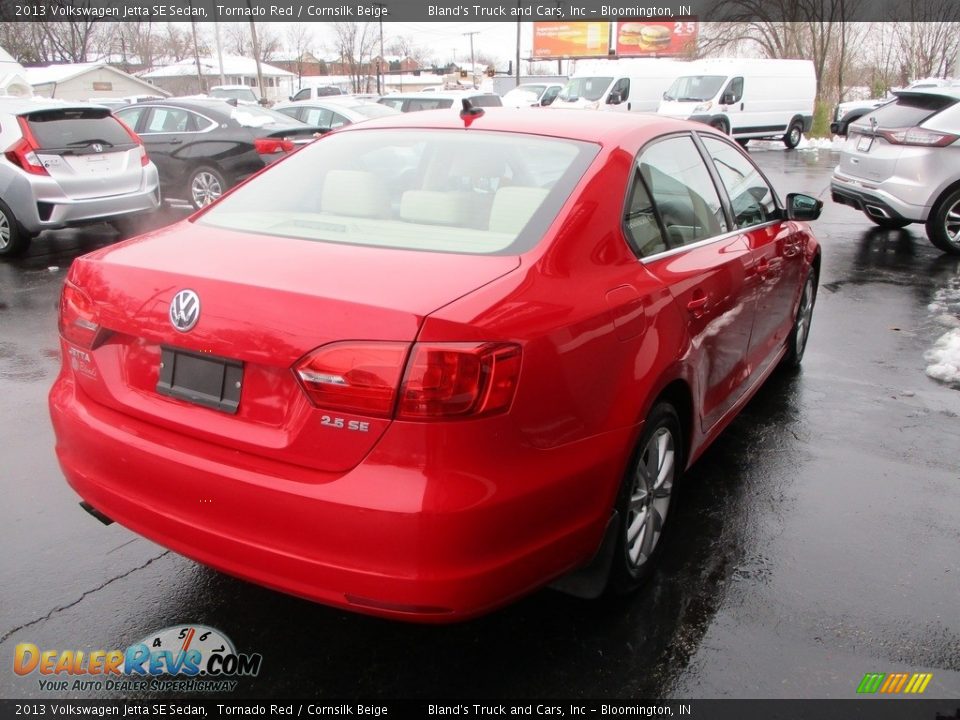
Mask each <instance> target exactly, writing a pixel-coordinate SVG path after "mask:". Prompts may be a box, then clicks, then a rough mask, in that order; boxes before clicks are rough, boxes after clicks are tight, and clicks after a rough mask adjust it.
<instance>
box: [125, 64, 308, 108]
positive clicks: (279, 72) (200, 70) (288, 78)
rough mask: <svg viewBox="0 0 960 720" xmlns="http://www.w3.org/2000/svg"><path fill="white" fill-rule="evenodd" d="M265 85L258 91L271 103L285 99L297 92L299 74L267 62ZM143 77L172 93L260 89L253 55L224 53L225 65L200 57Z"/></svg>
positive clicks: (153, 71) (261, 66)
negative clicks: (237, 87) (220, 87)
mask: <svg viewBox="0 0 960 720" xmlns="http://www.w3.org/2000/svg"><path fill="white" fill-rule="evenodd" d="M260 69H261V72H262V73H263V84H264V87H263V88H262V90H261V92H259V93H258V94H259V95H260V96H261V97H265V98H266V99H267V100H269V101H270V102H277V101H279V100H286V99H287V98H288V97H289V96H290V95H292V94H293V91H294V82H295V80H296V75H294V74H293V73H292V72H288V71H287V70H283V69H282V68H278V67H276V66H274V65H270V64H268V63H260ZM140 78H141V79H143V80H145V81H148V82H150V83H153V84H154V85H156V86H157V87H160V88H163V89H164V90H166V91H167V92H168V93H172V94H173V95H194V94H197V93H205V92H207V91H208V90H209V89H210V88H211V87H213V86H215V85H246V86H248V87H251V88H253V90H254V92H257V63H256V61H255V60H254V59H253V58H248V57H241V56H239V55H226V54H225V55H224V56H223V66H222V67H221V65H220V62H219V61H218V59H217V58H216V57H205V56H201V57H200V58H199V67H198V62H197V60H196V59H195V58H187V59H184V60H180V61H179V62H175V63H171V64H169V65H165V66H164V67H159V68H155V69H153V70H150V71H148V72H145V73H141V75H140Z"/></svg>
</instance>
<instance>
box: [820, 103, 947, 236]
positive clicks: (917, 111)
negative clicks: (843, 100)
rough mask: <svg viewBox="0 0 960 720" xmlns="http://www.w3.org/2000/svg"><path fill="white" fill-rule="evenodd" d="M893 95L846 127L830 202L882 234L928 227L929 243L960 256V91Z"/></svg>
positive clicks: (831, 186)
mask: <svg viewBox="0 0 960 720" xmlns="http://www.w3.org/2000/svg"><path fill="white" fill-rule="evenodd" d="M896 96H897V99H896V100H895V101H893V102H891V103H889V104H887V105H884V106H883V107H880V108H878V109H876V110H874V111H873V112H871V113H869V114H867V115H865V116H863V117H862V118H860V119H858V120H856V121H855V122H854V123H853V124H851V125H850V126H849V128H848V130H847V140H846V143H845V144H844V146H843V151H842V153H841V155H840V164H839V165H838V166H837V168H836V170H835V171H834V174H833V180H832V181H831V183H830V189H831V195H832V197H833V200H834V202H838V203H841V204H843V205H849V206H851V207H854V208H856V209H858V210H861V211H863V212H864V214H866V216H867V217H868V218H870V220H872V221H873V222H874V223H876V224H877V225H879V226H881V227H885V228H902V227H906V226H907V225H909V224H910V223H925V224H926V230H927V237H928V238H930V242H932V243H933V244H934V245H936V246H937V247H938V248H940V249H941V250H943V251H944V252H948V253H952V254H955V255H960V88H958V87H939V88H930V89H917V90H901V91H899V92H897V93H896Z"/></svg>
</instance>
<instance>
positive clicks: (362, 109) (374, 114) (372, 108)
mask: <svg viewBox="0 0 960 720" xmlns="http://www.w3.org/2000/svg"><path fill="white" fill-rule="evenodd" d="M346 107H348V108H349V109H350V110H353V111H354V112H357V113H360V114H361V115H363V116H364V117H368V118H378V117H386V116H387V115H396V114H397V111H396V110H394V109H393V108H392V107H387V106H386V105H378V104H377V103H360V104H358V105H347V106H346Z"/></svg>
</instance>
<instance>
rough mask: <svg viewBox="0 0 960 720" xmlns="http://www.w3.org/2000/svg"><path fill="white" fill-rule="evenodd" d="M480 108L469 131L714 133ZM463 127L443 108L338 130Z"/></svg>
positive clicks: (603, 138)
mask: <svg viewBox="0 0 960 720" xmlns="http://www.w3.org/2000/svg"><path fill="white" fill-rule="evenodd" d="M459 97H462V96H459ZM481 109H482V110H483V113H482V114H480V115H475V116H473V119H472V120H471V122H470V128H472V129H474V130H489V131H494V132H514V133H522V134H528V135H546V136H550V137H559V138H568V139H570V140H582V141H586V142H599V143H601V144H605V143H611V144H616V143H618V142H619V141H620V140H621V139H622V138H624V137H627V136H631V135H635V134H636V133H637V132H642V133H644V134H645V135H648V136H650V137H653V136H655V135H660V134H662V133H666V132H670V131H682V130H697V131H699V132H702V133H712V134H718V133H717V132H716V131H714V130H713V129H712V128H710V127H709V126H708V125H704V124H702V123H694V122H689V121H686V120H676V119H674V118H669V117H666V116H663V115H656V114H653V113H618V112H599V111H596V110H581V109H572V108H571V109H566V108H564V109H552V108H551V109H547V108H542V109H541V108H520V109H515V108H498V107H495V108H481ZM464 126H465V121H464V120H463V119H462V118H461V117H460V116H459V114H454V113H451V112H450V110H449V109H446V110H423V111H420V112H412V113H400V114H399V115H391V116H390V117H385V118H376V119H373V120H368V121H366V122H364V123H361V124H359V125H351V126H350V127H348V128H345V129H344V130H343V131H346V132H362V131H365V130H374V129H378V128H381V129H382V128H424V129H443V128H450V129H463V128H464ZM343 131H342V132H343Z"/></svg>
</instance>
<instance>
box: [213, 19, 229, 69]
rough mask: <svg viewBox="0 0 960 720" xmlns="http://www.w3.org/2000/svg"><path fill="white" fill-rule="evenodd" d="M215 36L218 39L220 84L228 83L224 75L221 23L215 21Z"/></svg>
mask: <svg viewBox="0 0 960 720" xmlns="http://www.w3.org/2000/svg"><path fill="white" fill-rule="evenodd" d="M213 37H214V38H215V39H216V41H217V62H218V63H220V84H221V85H226V84H227V79H226V78H225V77H224V75H223V47H222V46H221V44H220V23H218V22H217V21H216V20H214V21H213Z"/></svg>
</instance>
